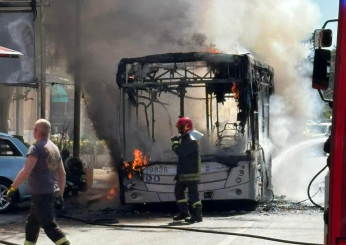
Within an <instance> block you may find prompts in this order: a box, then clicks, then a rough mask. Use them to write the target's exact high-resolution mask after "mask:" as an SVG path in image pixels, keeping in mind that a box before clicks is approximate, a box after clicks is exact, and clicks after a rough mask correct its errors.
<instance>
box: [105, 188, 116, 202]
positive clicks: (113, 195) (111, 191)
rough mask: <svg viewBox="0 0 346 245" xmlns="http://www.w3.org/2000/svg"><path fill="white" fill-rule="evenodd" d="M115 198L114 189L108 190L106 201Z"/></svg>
mask: <svg viewBox="0 0 346 245" xmlns="http://www.w3.org/2000/svg"><path fill="white" fill-rule="evenodd" d="M115 196H116V192H115V187H112V188H111V189H110V190H109V193H108V195H107V199H108V200H113V199H114V198H115Z"/></svg>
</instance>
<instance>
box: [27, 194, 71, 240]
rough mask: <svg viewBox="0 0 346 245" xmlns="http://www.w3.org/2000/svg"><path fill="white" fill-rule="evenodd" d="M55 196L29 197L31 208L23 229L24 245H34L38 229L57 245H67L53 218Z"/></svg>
mask: <svg viewBox="0 0 346 245" xmlns="http://www.w3.org/2000/svg"><path fill="white" fill-rule="evenodd" d="M54 202H55V194H54V193H53V194H42V195H32V196H31V207H30V214H29V217H28V220H27V222H26V227H25V237H26V241H25V243H24V244H25V245H34V244H36V242H37V239H38V235H39V232H40V228H41V227H42V228H43V229H44V232H45V233H46V235H47V236H48V237H49V238H50V239H51V240H52V241H53V242H54V243H55V244H57V245H68V244H70V242H69V241H68V240H67V239H66V236H65V234H64V233H63V232H62V231H61V230H60V228H59V227H58V225H57V223H56V222H55V217H54V206H53V205H54Z"/></svg>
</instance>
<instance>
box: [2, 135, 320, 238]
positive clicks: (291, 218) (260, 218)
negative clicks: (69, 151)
mask: <svg viewBox="0 0 346 245" xmlns="http://www.w3.org/2000/svg"><path fill="white" fill-rule="evenodd" d="M315 141H316V142H315ZM311 142H312V143H311ZM311 142H310V143H309V142H308V143H309V144H305V143H304V144H302V145H297V146H295V147H293V148H290V149H288V150H287V152H285V153H284V154H283V155H281V158H280V157H278V159H274V162H273V181H274V191H275V192H276V194H277V195H282V194H284V195H286V196H287V197H288V198H289V199H290V200H296V201H298V200H301V199H305V198H306V187H307V185H308V183H309V181H310V179H311V178H312V177H313V176H314V175H315V173H317V172H318V170H319V169H320V168H322V167H323V166H324V165H325V161H326V156H325V155H324V154H323V152H321V151H320V150H318V149H321V145H322V142H323V139H322V140H315V139H313V140H312V141H311ZM315 149H317V150H315ZM275 160H276V161H275ZM324 175H325V173H324V174H322V175H321V176H320V177H319V178H318V179H317V180H316V181H315V183H314V185H313V188H312V194H313V193H315V192H316V190H318V188H320V187H321V186H322V191H321V193H319V194H318V195H317V196H316V197H315V198H316V200H318V201H319V202H320V203H323V197H324V193H323V192H324V190H323V185H324V183H323V182H324ZM82 203H83V202H82ZM304 204H309V202H304V203H302V205H294V204H292V203H290V202H287V201H276V202H275V203H274V204H271V205H269V206H268V205H264V206H260V207H258V208H257V209H256V210H253V211H247V212H244V211H241V212H239V211H240V210H242V209H243V206H241V205H240V206H238V207H237V208H234V209H233V208H230V209H229V210H228V211H226V212H225V209H223V210H222V211H221V208H220V206H218V205H214V206H212V207H211V210H209V212H207V213H206V214H205V217H204V221H203V222H202V223H198V224H193V225H186V224H184V223H172V209H170V208H169V209H167V210H160V211H157V210H154V212H153V210H150V211H149V212H148V211H145V210H140V212H136V211H135V209H133V210H129V209H127V210H123V211H118V210H115V209H114V210H112V209H105V211H103V212H100V211H99V210H101V209H104V208H105V207H109V203H106V204H105V205H101V204H100V202H98V203H97V204H96V205H95V206H96V209H94V211H90V210H91V209H92V205H91V206H89V204H88V203H87V202H85V203H84V208H83V207H81V208H77V207H74V208H73V207H72V208H67V210H69V212H70V215H72V214H73V215H74V216H75V217H78V218H82V219H86V218H90V217H94V218H109V217H113V216H114V217H116V219H118V220H119V221H120V222H119V224H122V225H125V224H132V225H134V224H138V225H151V226H167V225H169V226H171V227H172V226H177V227H188V228H196V229H201V230H212V231H226V232H236V233H242V234H252V235H260V236H267V237H271V238H278V239H286V240H291V241H299V242H308V243H317V244H323V232H324V225H323V213H322V212H321V211H320V210H318V209H316V208H311V207H306V206H304ZM118 205H119V204H114V205H113V204H112V205H110V206H111V207H115V206H118ZM309 205H310V204H309ZM209 208H210V207H209ZM87 209H88V210H89V211H86V210H87ZM232 209H233V210H237V211H231V210H232ZM27 212H28V209H27V207H24V208H23V207H22V208H19V209H18V210H17V212H15V213H11V214H6V215H4V214H0V240H5V241H8V242H12V243H16V244H23V243H24V240H25V234H24V227H25V219H26V215H27ZM88 212H89V213H88ZM90 212H93V213H90ZM95 212H96V213H95ZM58 223H59V225H60V226H61V228H62V229H63V230H64V231H65V232H66V234H67V237H68V239H69V240H70V241H71V242H72V244H73V245H77V244H81V245H82V244H83V245H84V244H85V245H88V244H90V245H95V244H96V245H106V244H119V245H122V244H124V245H125V244H126V245H129V244H141V245H162V244H164V245H175V244H177V245H178V244H179V245H181V244H188V245H195V244H198V245H204V244H208V245H210V244H213V245H214V244H215V245H228V244H231V245H232V244H234V245H239V244H241V245H255V244H256V245H273V244H283V243H278V242H272V241H265V240H258V239H253V238H246V237H237V236H227V235H216V234H205V233H195V232H187V231H178V230H166V229H128V228H126V229H124V228H111V227H104V226H92V225H87V224H84V223H80V222H77V221H71V220H66V219H62V218H58ZM37 244H38V245H46V244H47V245H48V244H53V242H51V241H50V240H49V239H48V238H47V236H46V235H45V234H44V232H43V230H41V233H40V236H39V240H38V243H37Z"/></svg>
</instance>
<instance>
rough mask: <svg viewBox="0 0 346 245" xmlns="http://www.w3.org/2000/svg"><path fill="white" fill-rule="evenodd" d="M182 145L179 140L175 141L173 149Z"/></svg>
mask: <svg viewBox="0 0 346 245" xmlns="http://www.w3.org/2000/svg"><path fill="white" fill-rule="evenodd" d="M179 145H180V143H179V141H173V143H172V150H173V151H174V150H175V149H177V147H178V146H179Z"/></svg>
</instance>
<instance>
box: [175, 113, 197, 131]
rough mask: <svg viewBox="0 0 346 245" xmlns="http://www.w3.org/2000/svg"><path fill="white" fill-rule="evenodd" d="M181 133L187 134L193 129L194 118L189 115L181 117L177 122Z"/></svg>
mask: <svg viewBox="0 0 346 245" xmlns="http://www.w3.org/2000/svg"><path fill="white" fill-rule="evenodd" d="M175 126H176V127H177V128H178V130H179V132H180V133H183V134H187V133H188V132H190V131H191V130H193V124H192V120H191V119H190V118H188V117H181V118H179V120H178V122H177V123H176V124H175Z"/></svg>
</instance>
